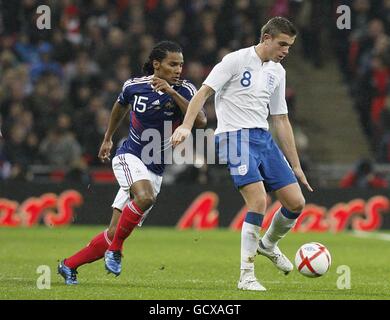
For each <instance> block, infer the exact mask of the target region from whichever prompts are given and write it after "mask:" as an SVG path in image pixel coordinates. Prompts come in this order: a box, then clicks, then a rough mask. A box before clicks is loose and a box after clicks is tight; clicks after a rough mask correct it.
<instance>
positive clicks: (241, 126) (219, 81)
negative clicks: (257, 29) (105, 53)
mask: <svg viewBox="0 0 390 320" xmlns="http://www.w3.org/2000/svg"><path fill="white" fill-rule="evenodd" d="M296 34H297V31H296V29H295V27H294V25H293V24H292V23H291V22H290V21H289V20H287V19H286V18H282V17H274V18H272V19H271V20H269V21H268V22H267V23H266V24H265V25H264V26H263V28H262V30H261V39H260V43H259V44H257V45H256V46H252V47H249V48H244V49H241V50H238V51H235V52H232V53H230V54H228V55H226V56H225V57H224V58H223V60H222V61H221V62H220V63H218V64H217V65H216V66H215V67H214V68H213V70H212V71H211V72H210V74H209V75H208V77H207V79H206V80H205V81H204V83H203V85H202V87H201V89H200V90H199V91H198V92H197V93H196V94H195V96H194V97H193V98H192V100H191V102H190V104H189V107H188V110H187V113H186V115H185V118H184V121H183V124H182V125H181V126H179V127H178V128H177V129H176V130H175V132H174V133H173V135H172V137H171V141H172V143H173V146H177V145H178V144H179V143H181V142H182V141H184V140H185V139H186V138H187V137H188V136H189V135H190V134H191V128H192V126H193V123H194V120H195V118H196V115H197V114H198V112H199V110H201V108H202V106H203V105H204V103H205V102H206V100H207V99H208V98H209V97H210V96H211V95H212V94H213V93H215V109H216V115H217V120H218V125H217V129H216V132H215V134H216V143H217V145H218V148H219V156H220V158H224V159H223V160H226V162H227V165H228V168H229V170H230V174H231V176H232V179H233V181H234V184H235V186H236V187H237V188H238V189H239V191H240V193H241V194H242V197H243V199H244V200H245V203H246V206H247V208H248V213H247V215H246V217H245V221H244V223H243V226H242V231H241V273H240V279H239V282H238V288H239V289H242V290H254V291H265V290H266V289H265V288H264V287H263V286H262V285H261V284H260V283H259V281H258V280H257V279H256V277H255V273H254V258H255V256H256V254H257V253H258V254H261V255H263V256H266V257H267V258H269V259H270V260H271V261H272V262H273V263H274V264H275V266H276V267H277V268H278V269H280V270H281V271H283V272H284V273H285V274H288V273H289V272H290V271H292V269H293V265H292V263H291V262H290V261H289V259H288V258H287V257H286V256H285V255H284V254H283V253H282V252H281V251H280V249H279V247H278V242H279V240H280V239H282V238H283V237H284V236H285V235H286V234H287V232H288V231H289V230H290V229H291V228H292V227H293V226H294V224H295V222H296V219H297V218H298V216H299V214H300V213H301V211H302V210H303V208H304V206H305V198H304V196H303V194H302V191H301V188H300V186H299V184H298V181H297V178H298V180H299V181H300V182H301V183H302V184H303V185H305V187H306V188H307V189H308V190H309V191H313V190H312V188H311V186H310V184H309V183H308V181H307V179H306V176H305V174H304V172H303V170H302V168H301V165H300V161H299V157H298V154H297V150H296V146H295V142H294V135H293V131H292V128H291V124H290V122H289V119H288V115H287V113H288V111H287V104H286V100H285V87H286V71H285V69H284V68H283V67H282V65H281V64H280V62H281V61H282V60H283V58H285V57H286V56H287V54H288V52H289V48H290V47H291V46H292V45H293V43H294V41H295V38H296ZM269 114H270V115H271V119H272V121H273V124H274V127H275V132H276V135H277V137H278V139H279V141H280V147H281V150H280V149H279V147H278V146H277V145H276V143H275V142H274V141H273V139H272V136H271V134H270V133H269V131H268V129H269V126H268V121H267V118H268V116H269ZM232 149H234V150H233V151H235V152H236V154H237V155H238V161H237V159H233V158H234V157H233V156H232V154H231V153H232V152H231V151H232ZM226 150H228V151H226ZM282 151H283V152H282ZM236 158H237V156H236ZM286 158H287V160H288V161H287V160H286ZM266 191H274V192H275V194H276V196H277V198H278V199H279V200H280V202H281V204H282V207H281V208H280V209H279V210H278V211H277V213H276V214H275V216H274V218H273V220H272V223H271V225H270V227H269V229H268V230H267V231H266V233H265V234H264V235H263V237H262V238H261V239H260V229H261V224H262V221H263V216H264V212H265V210H266Z"/></svg>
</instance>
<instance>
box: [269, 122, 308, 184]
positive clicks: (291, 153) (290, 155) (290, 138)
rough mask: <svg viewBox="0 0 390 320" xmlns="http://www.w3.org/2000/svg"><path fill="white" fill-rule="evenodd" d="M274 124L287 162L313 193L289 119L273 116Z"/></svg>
mask: <svg viewBox="0 0 390 320" xmlns="http://www.w3.org/2000/svg"><path fill="white" fill-rule="evenodd" d="M272 123H273V125H274V128H275V132H276V136H277V137H278V140H279V143H280V148H281V149H282V151H283V153H284V155H285V156H286V158H287V160H288V161H289V162H290V164H291V167H292V170H293V171H294V174H295V176H296V177H297V178H298V180H299V181H300V182H302V184H303V185H304V186H305V187H306V188H307V190H309V191H313V189H312V187H311V186H310V184H309V182H308V181H307V178H306V176H305V173H304V172H303V170H302V167H301V163H300V161H299V157H298V152H297V148H296V146H295V140H294V133H293V130H292V127H291V124H290V120H289V119H288V115H287V114H279V115H273V116H272Z"/></svg>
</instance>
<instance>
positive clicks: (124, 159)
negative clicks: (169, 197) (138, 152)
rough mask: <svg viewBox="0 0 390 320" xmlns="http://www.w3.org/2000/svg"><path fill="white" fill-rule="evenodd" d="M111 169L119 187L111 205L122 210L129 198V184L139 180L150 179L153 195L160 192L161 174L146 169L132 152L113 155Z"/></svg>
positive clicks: (146, 212) (143, 218)
mask: <svg viewBox="0 0 390 320" xmlns="http://www.w3.org/2000/svg"><path fill="white" fill-rule="evenodd" d="M112 169H113V170H114V175H115V177H116V180H117V181H118V183H119V186H120V189H119V191H118V193H117V194H116V197H115V200H114V202H113V203H112V205H111V207H113V208H116V209H119V210H121V211H122V210H123V208H124V207H125V205H126V204H127V203H128V202H129V200H130V197H129V193H130V187H131V185H132V184H133V183H135V182H137V181H140V180H149V181H150V183H151V184H152V187H153V191H154V195H155V197H157V195H158V194H159V193H160V189H161V183H162V176H159V175H157V174H155V173H154V172H152V171H150V170H148V168H147V167H146V166H145V164H144V163H143V162H142V161H141V159H139V158H138V157H136V156H135V155H133V154H130V153H125V154H121V155H118V156H116V157H114V159H112ZM151 209H152V208H150V209H148V210H147V211H145V213H144V214H143V217H142V220H141V222H140V224H139V225H141V224H142V222H143V221H144V220H145V218H146V216H147V214H148V213H149V212H150V210H151Z"/></svg>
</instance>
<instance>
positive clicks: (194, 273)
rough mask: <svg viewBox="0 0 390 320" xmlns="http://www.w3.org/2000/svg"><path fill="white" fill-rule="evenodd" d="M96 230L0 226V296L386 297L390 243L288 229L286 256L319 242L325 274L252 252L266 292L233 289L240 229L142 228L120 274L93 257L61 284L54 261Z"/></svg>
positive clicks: (131, 242)
mask: <svg viewBox="0 0 390 320" xmlns="http://www.w3.org/2000/svg"><path fill="white" fill-rule="evenodd" d="M102 229H103V228H102V227H100V226H93V227H92V226H87V227H80V226H71V227H66V228H58V229H49V228H44V227H37V228H32V229H27V228H17V229H12V228H1V229H0V243H1V246H0V256H1V263H0V299H130V300H154V299H159V300H170V299H185V300H192V299H206V300H208V299H217V300H219V299H223V300H241V299H259V300H262V299H283V300H286V299H316V300H317V299H320V300H323V299H353V300H355V299H390V243H389V241H386V240H383V239H382V240H381V239H375V238H374V237H369V238H359V237H356V236H354V235H353V234H351V233H342V234H330V233H325V234H319V233H309V234H301V233H290V234H289V235H287V237H286V238H285V239H283V240H282V241H281V242H280V247H281V249H282V250H283V251H284V252H285V253H286V255H287V256H288V257H289V258H290V259H292V260H293V258H294V256H295V252H296V251H297V249H298V248H299V246H300V245H302V244H303V243H306V242H311V241H318V242H321V243H323V244H324V245H326V246H327V247H328V249H329V251H330V253H331V255H332V260H333V261H332V267H331V269H330V271H329V272H328V273H327V274H326V275H325V276H323V277H320V278H315V279H310V278H305V277H304V276H302V275H300V274H299V273H298V272H297V271H296V270H294V271H293V272H292V273H291V274H290V275H288V276H284V275H283V274H282V273H280V272H278V271H277V270H276V269H275V267H274V266H273V265H272V263H271V262H270V261H268V260H267V259H266V258H264V257H262V256H258V257H257V258H256V275H257V277H258V279H259V280H260V282H261V283H262V284H263V285H264V286H265V287H266V288H267V289H268V291H266V292H247V291H239V290H237V289H236V285H237V280H238V276H239V250H240V233H239V232H233V231H229V230H227V229H218V230H210V231H196V230H189V231H178V230H175V229H174V228H154V227H143V228H142V229H138V230H136V231H135V232H134V233H133V235H132V236H131V237H130V238H129V239H128V240H127V242H126V243H125V250H124V258H123V260H122V261H123V266H122V274H121V275H120V276H119V277H117V278H115V277H114V276H113V275H107V274H106V271H105V270H104V264H103V260H99V261H97V262H95V263H93V264H87V265H84V266H82V267H80V268H79V270H78V271H79V275H78V279H79V282H80V284H79V285H77V286H72V287H69V286H65V285H64V283H63V279H62V278H61V277H60V276H59V275H57V268H56V267H57V261H58V260H60V259H62V258H64V257H66V256H69V255H71V254H72V253H74V252H75V251H77V250H78V249H80V248H81V247H83V246H84V245H86V243H88V242H89V240H90V239H91V238H92V237H93V236H94V235H95V234H97V233H98V232H100V231H101V230H102ZM389 237H390V236H389ZM40 265H47V266H49V267H50V270H51V284H50V285H51V287H50V289H44V290H42V289H41V290H40V289H38V288H37V279H38V278H39V277H40V276H41V274H40V273H38V272H37V268H38V267H39V266H40ZM342 265H346V266H348V267H349V268H350V270H351V288H350V289H344V290H341V289H338V288H337V281H338V277H340V276H343V275H344V276H345V274H344V273H343V274H338V273H337V269H338V267H339V266H342ZM340 281H341V280H340Z"/></svg>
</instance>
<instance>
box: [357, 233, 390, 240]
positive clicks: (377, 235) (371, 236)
mask: <svg viewBox="0 0 390 320" xmlns="http://www.w3.org/2000/svg"><path fill="white" fill-rule="evenodd" d="M353 235H354V236H355V237H358V238H369V239H379V240H384V241H390V234H388V233H378V232H364V231H354V232H353Z"/></svg>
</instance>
